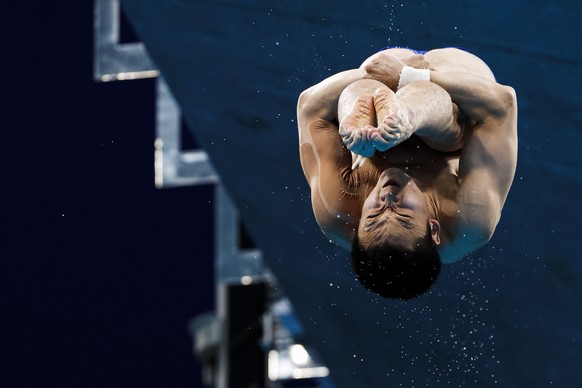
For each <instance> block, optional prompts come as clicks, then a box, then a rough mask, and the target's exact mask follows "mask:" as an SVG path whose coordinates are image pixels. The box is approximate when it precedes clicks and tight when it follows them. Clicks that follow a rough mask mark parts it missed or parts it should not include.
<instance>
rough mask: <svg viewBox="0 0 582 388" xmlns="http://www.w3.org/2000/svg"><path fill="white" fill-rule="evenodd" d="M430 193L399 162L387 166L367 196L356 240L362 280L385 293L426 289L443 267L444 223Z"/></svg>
mask: <svg viewBox="0 0 582 388" xmlns="http://www.w3.org/2000/svg"><path fill="white" fill-rule="evenodd" d="M434 217H435V215H434V214H431V213H430V212H429V205H428V197H427V196H426V195H425V194H424V193H423V192H422V191H421V190H420V188H419V187H418V186H417V185H416V183H415V182H414V181H413V180H412V179H411V178H410V176H409V175H407V174H406V173H404V172H403V171H402V170H400V169H397V168H390V169H387V170H385V171H384V172H382V174H381V175H380V178H379V179H378V183H377V184H376V186H375V187H374V189H373V190H372V192H371V193H370V195H369V196H368V197H367V198H366V201H365V203H364V206H363V207H362V217H361V219H360V223H359V226H358V230H357V233H356V237H355V238H354V241H353V244H352V266H353V268H354V271H355V272H356V275H357V276H358V280H360V282H361V283H362V284H363V285H364V286H365V287H366V288H368V289H369V290H371V291H374V292H376V293H377V294H379V295H381V296H383V297H385V298H399V299H410V298H413V297H416V296H418V295H420V294H422V293H424V292H426V291H427V290H428V289H429V288H430V286H431V285H432V283H433V282H434V281H435V280H436V278H437V277H438V274H439V273H440V268H441V262H440V257H439V254H438V250H437V246H438V244H440V225H439V223H438V221H437V220H436V218H434Z"/></svg>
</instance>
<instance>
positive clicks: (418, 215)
mask: <svg viewBox="0 0 582 388" xmlns="http://www.w3.org/2000/svg"><path fill="white" fill-rule="evenodd" d="M428 222H429V211H428V203H427V198H426V195H425V194H424V193H423V192H422V191H421V190H420V188H419V187H418V186H417V184H416V183H415V182H414V180H413V179H412V178H411V177H410V176H409V175H408V174H406V173H405V172H404V171H402V170H401V169H399V168H388V169H386V170H384V171H383V172H382V173H381V175H380V178H379V179H378V182H377V183H376V186H375V187H374V189H373V190H372V192H371V193H370V195H368V197H367V198H366V200H365V202H364V205H363V207H362V216H361V219H360V223H359V226H358V236H359V238H360V241H361V242H362V244H364V245H368V244H371V243H373V242H379V241H384V242H387V243H390V244H394V245H398V246H401V247H402V248H405V249H407V250H413V248H414V247H415V243H416V242H417V241H418V239H419V238H422V237H424V235H425V233H426V228H427V223H428Z"/></svg>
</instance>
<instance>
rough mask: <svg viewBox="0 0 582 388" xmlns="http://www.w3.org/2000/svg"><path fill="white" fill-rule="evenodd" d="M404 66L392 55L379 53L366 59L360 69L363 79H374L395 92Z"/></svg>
mask: <svg viewBox="0 0 582 388" xmlns="http://www.w3.org/2000/svg"><path fill="white" fill-rule="evenodd" d="M404 66H405V63H404V62H402V61H401V60H400V59H398V58H397V57H395V56H394V55H390V54H387V53H385V52H383V51H381V52H379V53H376V54H374V55H372V56H371V57H369V58H368V59H366V60H365V61H364V62H363V63H362V65H361V66H360V68H361V69H363V70H364V78H371V79H375V80H377V81H380V82H382V83H383V84H385V85H386V86H388V87H389V88H390V89H392V90H396V88H397V87H398V81H399V80H400V72H401V71H402V68H403V67H404Z"/></svg>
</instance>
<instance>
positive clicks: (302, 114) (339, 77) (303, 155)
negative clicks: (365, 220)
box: [297, 69, 363, 249]
mask: <svg viewBox="0 0 582 388" xmlns="http://www.w3.org/2000/svg"><path fill="white" fill-rule="evenodd" d="M362 73H363V72H362V71H360V70H359V69H356V70H348V71H344V72H342V73H338V74H335V75H333V76H331V77H329V78H327V79H325V80H323V81H322V82H320V83H318V84H316V85H314V86H312V87H310V88H309V89H307V90H305V91H304V92H303V93H301V95H300V97H299V100H298V103H297V122H298V126H299V141H300V161H301V167H302V169H303V173H304V174H305V178H306V180H307V182H308V183H309V186H310V188H311V202H312V207H313V213H314V215H315V218H316V220H317V223H318V224H319V226H320V227H321V230H322V231H323V232H324V233H325V234H326V236H327V237H329V238H330V240H333V241H334V242H336V243H337V244H338V245H340V246H341V247H343V248H346V249H349V246H350V242H351V237H352V234H353V229H354V226H353V225H354V224H356V225H357V221H358V216H357V214H355V213H354V210H353V204H352V201H350V200H346V199H345V198H343V195H344V194H343V193H344V191H345V188H344V187H343V186H342V184H343V182H342V181H341V180H342V179H349V176H350V171H351V165H352V156H351V154H350V151H349V150H348V149H347V148H346V146H345V145H344V144H343V142H342V139H341V138H340V136H339V133H338V122H337V111H338V109H337V105H338V101H339V96H340V95H341V93H342V91H343V90H344V89H345V88H346V86H348V85H349V84H351V83H352V82H355V81H357V80H360V79H361V78H362ZM338 177H342V179H338Z"/></svg>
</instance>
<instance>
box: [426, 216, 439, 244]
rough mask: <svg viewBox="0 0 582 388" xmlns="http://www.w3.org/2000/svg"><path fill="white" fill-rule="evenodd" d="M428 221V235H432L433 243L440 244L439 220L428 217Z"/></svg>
mask: <svg viewBox="0 0 582 388" xmlns="http://www.w3.org/2000/svg"><path fill="white" fill-rule="evenodd" d="M428 223H429V225H430V236H431V237H432V241H434V243H435V244H436V245H440V243H441V224H439V222H438V221H437V220H435V219H432V218H431V219H430V220H428Z"/></svg>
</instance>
